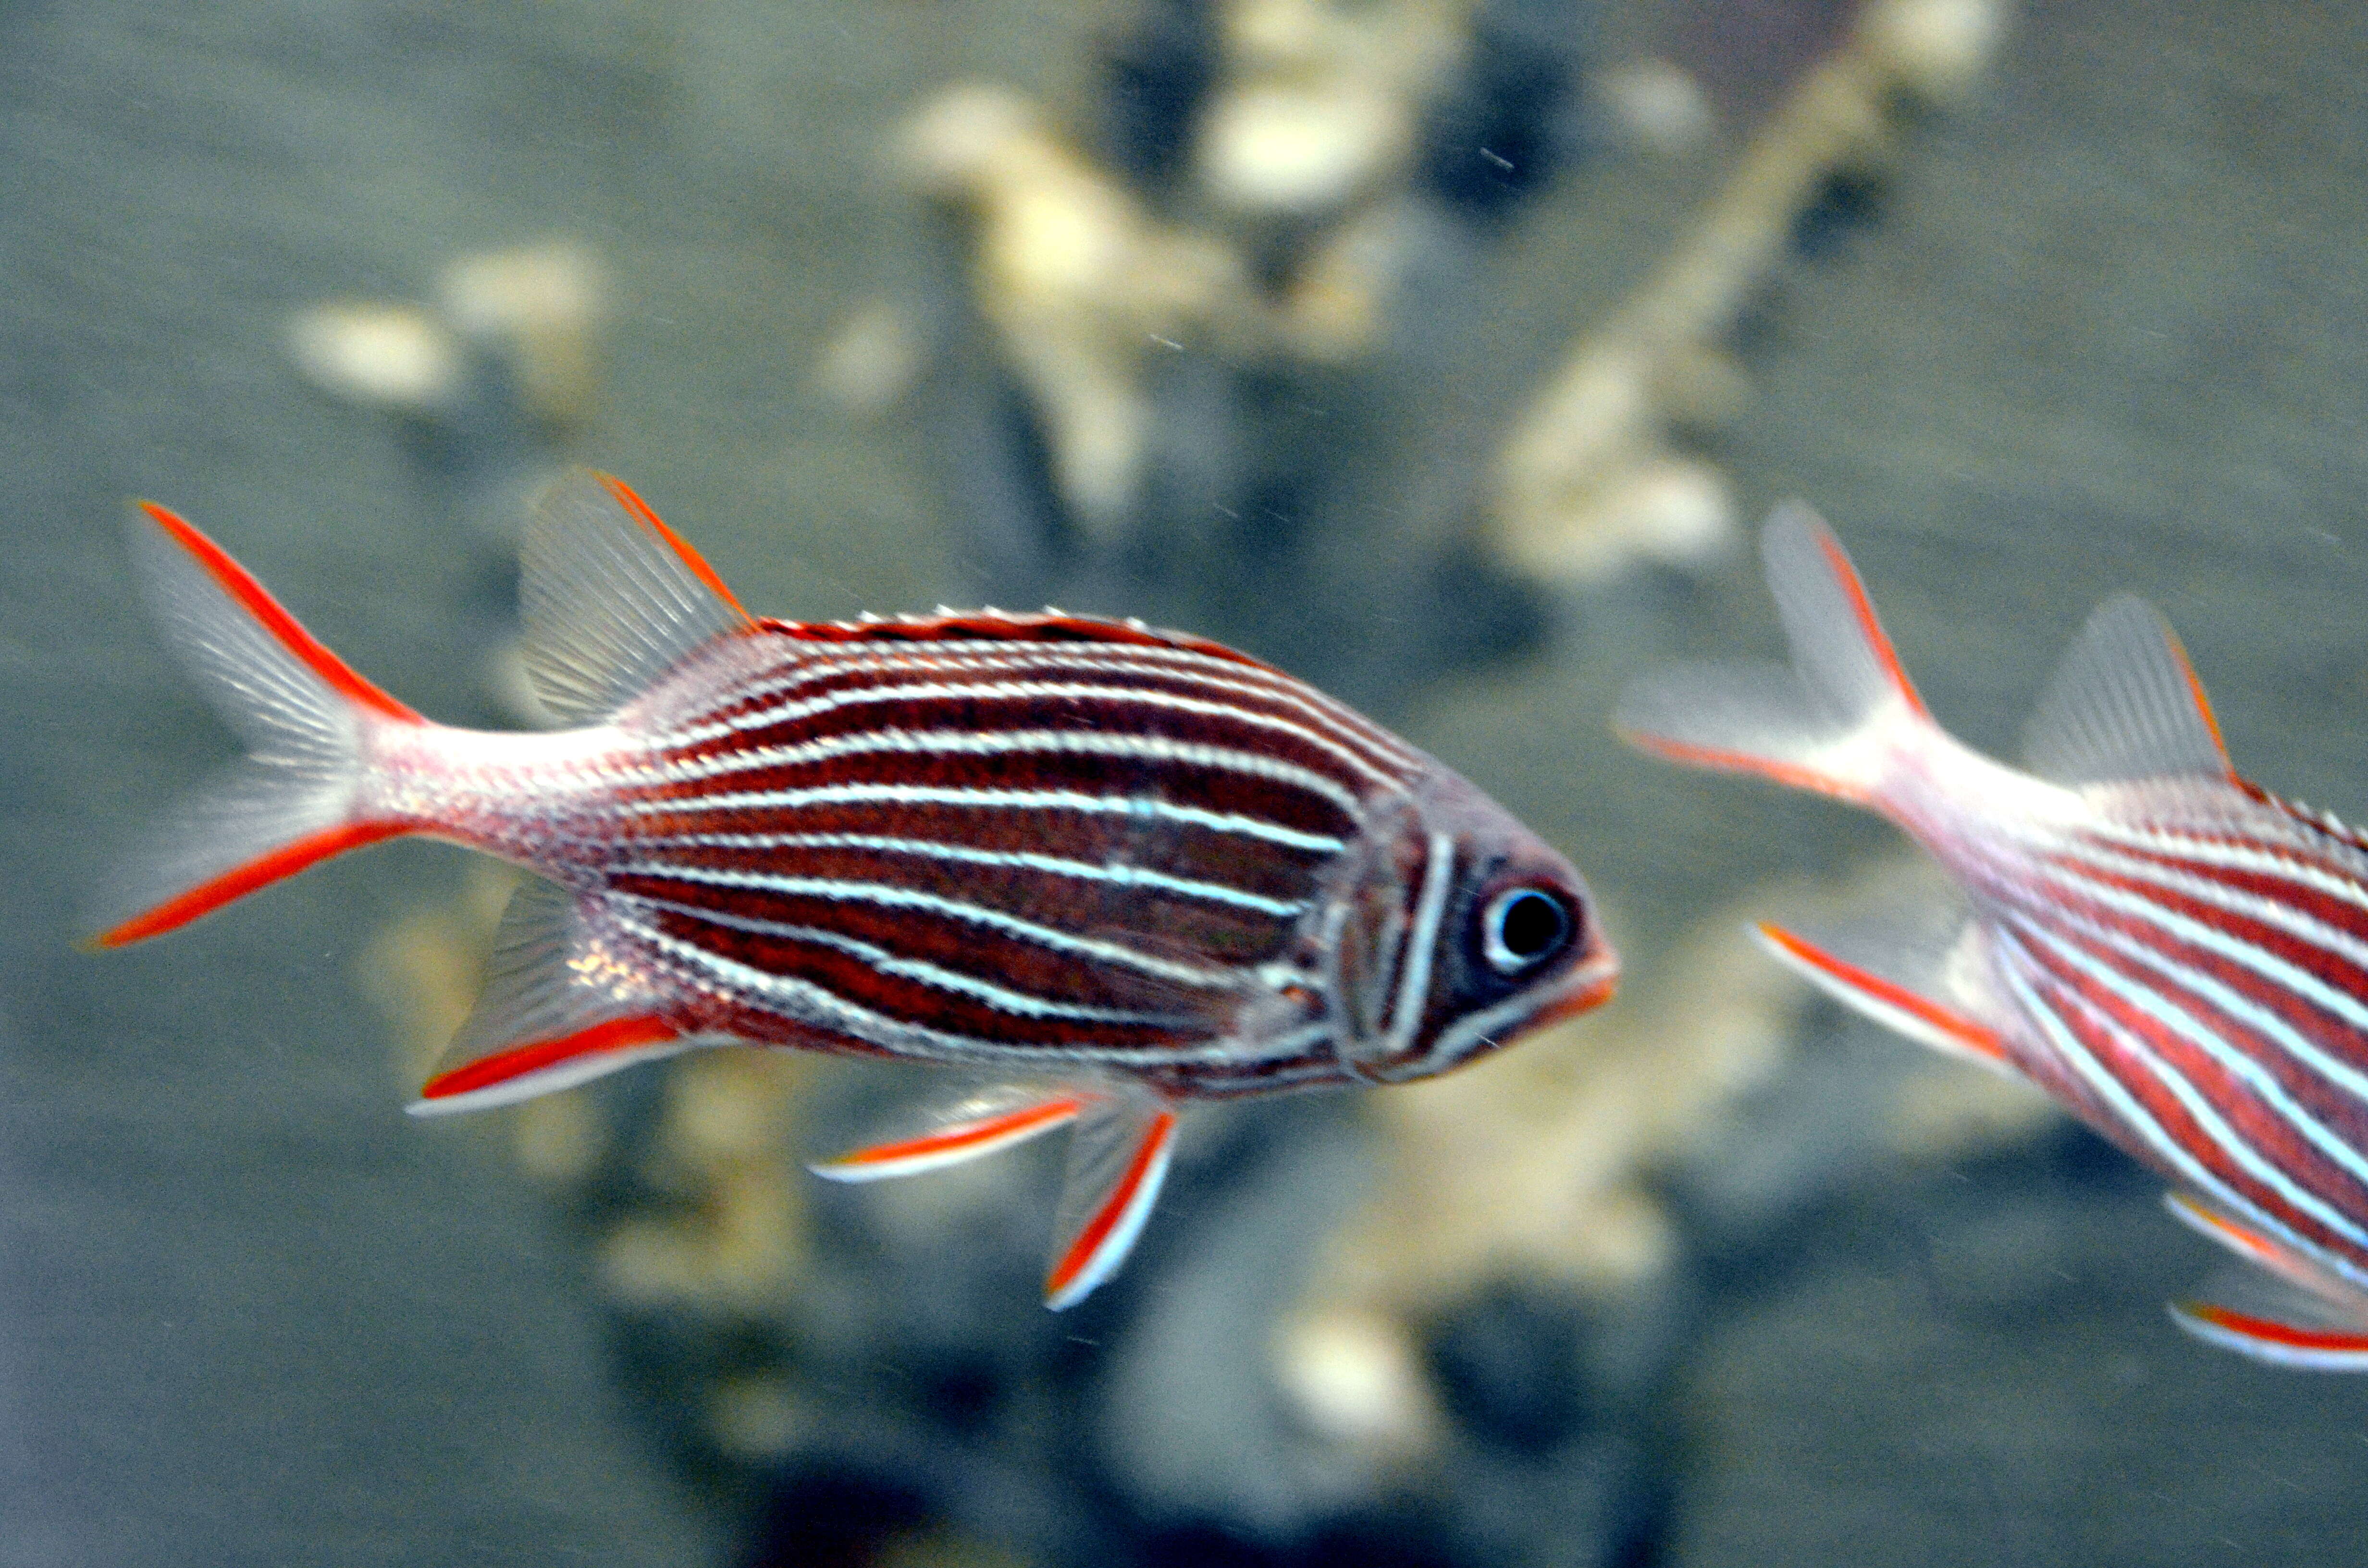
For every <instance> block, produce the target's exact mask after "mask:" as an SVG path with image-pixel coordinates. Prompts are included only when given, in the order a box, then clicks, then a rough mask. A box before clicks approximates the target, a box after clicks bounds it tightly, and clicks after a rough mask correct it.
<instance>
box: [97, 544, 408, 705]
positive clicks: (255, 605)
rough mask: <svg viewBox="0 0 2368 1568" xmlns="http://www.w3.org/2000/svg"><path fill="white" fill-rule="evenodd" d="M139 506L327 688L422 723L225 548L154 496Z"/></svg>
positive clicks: (354, 701)
mask: <svg viewBox="0 0 2368 1568" xmlns="http://www.w3.org/2000/svg"><path fill="white" fill-rule="evenodd" d="M140 509H141V510H142V512H145V513H146V514H147V515H148V517H150V519H151V520H153V521H154V523H155V525H156V526H157V527H158V528H163V529H164V530H165V534H166V535H167V536H168V537H169V538H171V540H173V542H174V543H176V544H177V545H179V546H180V547H181V548H182V549H183V550H185V551H188V553H189V555H190V556H191V558H192V559H194V560H195V561H196V562H197V563H198V564H199V566H201V567H203V568H204V569H205V573H206V575H208V576H209V577H211V578H212V579H213V580H214V583H215V585H217V586H219V587H220V588H221V589H222V592H224V593H226V594H228V595H229V596H230V597H232V598H233V599H234V600H236V601H237V603H238V605H239V607H240V608H242V609H244V610H245V611H246V613H247V614H249V615H251V616H253V617H254V618H255V619H256V624H258V625H260V626H261V627H262V628H263V629H264V630H265V631H268V632H269V633H271V636H272V639H273V640H274V641H275V642H278V643H279V645H280V646H281V647H282V648H285V649H286V650H287V651H288V653H289V654H290V657H292V658H294V659H295V660H297V661H298V662H299V663H300V664H302V665H304V666H305V667H306V668H308V669H310V670H311V671H312V672H313V674H314V675H316V676H319V677H320V678H321V680H322V681H323V683H324V684H325V685H326V686H327V687H329V688H330V689H331V690H332V691H335V692H336V693H337V695H339V696H340V697H343V698H345V699H347V700H348V701H350V702H352V703H354V704H356V705H357V706H359V707H361V708H366V709H368V710H370V711H371V712H373V713H376V714H378V715H379V716H380V717H381V718H384V719H393V720H398V721H400V722H404V723H406V724H424V723H426V722H427V721H426V720H425V719H423V718H421V717H420V716H419V714H418V713H417V712H416V711H414V710H412V709H410V708H407V707H405V706H404V704H402V703H400V702H397V701H396V700H395V699H393V698H392V697H389V696H388V695H387V694H386V693H385V692H383V691H381V690H380V689H379V688H378V687H375V686H372V685H371V684H370V682H369V681H366V680H364V679H363V678H362V677H361V676H359V675H356V674H355V673H354V671H353V669H352V667H351V666H350V665H347V663H346V662H345V661H344V660H343V659H340V658H339V657H337V656H336V654H335V653H331V652H329V650H328V649H327V648H326V647H324V645H323V644H322V643H321V642H320V641H319V640H318V639H316V638H315V637H314V636H313V634H312V633H311V632H309V631H305V630H304V628H303V626H302V624H301V623H299V622H298V620H297V619H296V618H295V617H294V616H292V615H290V614H289V613H288V611H287V610H285V609H284V608H281V607H280V604H279V600H277V599H275V598H273V597H271V595H270V594H269V593H268V592H267V591H266V590H265V588H264V586H263V585H262V584H260V583H258V582H256V580H255V578H254V576H253V574H250V573H249V572H248V571H247V569H246V568H245V567H244V566H241V565H240V564H239V563H238V562H236V561H234V560H233V559H232V558H231V554H230V551H226V550H224V549H223V548H222V546H220V545H218V544H216V543H215V542H214V541H213V540H211V539H208V538H207V537H206V536H205V535H204V534H203V533H201V532H199V530H198V528H196V527H195V526H194V525H192V524H191V523H189V522H188V520H187V519H186V518H183V517H180V516H179V515H178V514H176V513H174V512H171V511H168V510H166V509H165V507H162V506H157V505H156V504H155V503H154V502H153V501H142V502H141V503H140Z"/></svg>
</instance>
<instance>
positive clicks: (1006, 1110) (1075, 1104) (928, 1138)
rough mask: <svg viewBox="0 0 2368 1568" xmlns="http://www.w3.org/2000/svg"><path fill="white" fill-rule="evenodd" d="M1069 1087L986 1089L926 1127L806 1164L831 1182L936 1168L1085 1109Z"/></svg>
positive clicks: (1026, 1136) (1008, 1143)
mask: <svg viewBox="0 0 2368 1568" xmlns="http://www.w3.org/2000/svg"><path fill="white" fill-rule="evenodd" d="M1086 1105H1087V1098H1086V1096H1083V1095H1081V1094H1078V1093H1076V1092H1074V1091H1063V1092H1060V1093H1056V1094H1052V1095H1047V1094H1046V1093H1045V1092H1044V1091H1043V1090H1042V1089H1041V1088H1039V1089H1034V1090H1025V1089H1017V1088H1013V1089H1004V1090H990V1091H988V1092H986V1093H985V1094H980V1095H973V1096H966V1097H965V1098H964V1099H962V1100H961V1101H958V1102H956V1103H955V1104H953V1105H951V1106H946V1107H942V1108H939V1109H938V1110H937V1111H936V1112H935V1113H933V1114H932V1115H931V1117H930V1118H929V1121H930V1126H929V1127H928V1131H923V1132H919V1133H916V1134H915V1135H914V1136H911V1137H907V1138H896V1139H892V1140H889V1141H887V1142H880V1143H874V1144H871V1146H869V1147H867V1148H862V1149H857V1150H855V1151H853V1152H851V1153H845V1154H841V1155H839V1156H838V1157H837V1159H832V1160H822V1161H817V1162H816V1163H815V1164H814V1165H809V1166H807V1167H806V1168H807V1169H809V1170H811V1171H813V1172H814V1175H816V1176H823V1177H826V1178H827V1179H829V1180H831V1181H881V1180H884V1179H886V1178H887V1177H889V1176H919V1175H921V1174H922V1173H924V1172H927V1171H935V1170H942V1169H944V1168H945V1167H946V1166H948V1165H961V1164H962V1162H963V1161H965V1160H975V1159H979V1158H982V1157H983V1156H985V1155H987V1154H992V1153H996V1152H998V1151H1000V1150H1004V1149H1008V1148H1011V1147H1013V1146H1014V1145H1016V1144H1019V1143H1024V1142H1028V1140H1030V1139H1031V1138H1036V1137H1041V1136H1042V1134H1044V1133H1047V1132H1050V1131H1053V1129H1054V1128H1056V1127H1066V1126H1067V1125H1068V1124H1069V1123H1071V1122H1072V1121H1075V1120H1076V1119H1077V1117H1078V1115H1079V1114H1080V1113H1081V1112H1082V1111H1083V1110H1084V1109H1085V1108H1086Z"/></svg>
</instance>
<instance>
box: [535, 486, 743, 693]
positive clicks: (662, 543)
mask: <svg viewBox="0 0 2368 1568" xmlns="http://www.w3.org/2000/svg"><path fill="white" fill-rule="evenodd" d="M519 565H520V570H521V574H522V575H521V579H520V583H519V588H518V598H519V609H520V613H521V615H522V617H523V619H524V620H525V623H526V639H525V642H524V645H523V647H522V649H521V653H523V654H524V656H525V660H526V667H527V673H528V674H529V676H531V677H532V678H533V680H534V687H535V694H536V695H537V696H539V697H541V699H542V701H543V704H544V706H546V707H548V708H549V709H550V710H552V712H553V713H555V714H557V715H558V716H559V717H560V718H562V719H564V720H566V721H568V722H575V723H594V722H598V721H600V720H602V719H605V718H607V717H608V716H609V714H611V713H613V712H615V711H616V710H618V709H620V708H621V707H623V706H624V705H625V704H626V703H628V702H630V701H632V699H634V698H636V697H638V696H640V695H641V694H642V693H643V692H644V691H646V690H648V689H649V687H650V685H651V683H653V682H654V681H655V680H656V679H657V678H658V676H662V675H664V674H665V673H666V671H667V670H669V669H671V668H672V667H673V666H674V665H677V664H678V663H680V662H681V660H682V658H683V656H684V655H685V654H687V653H689V652H690V651H691V650H692V649H694V648H698V647H700V646H702V645H703V644H705V643H707V642H712V641H713V640H714V639H715V638H717V637H720V636H723V635H724V634H725V633H727V632H745V631H754V630H756V627H757V622H756V620H755V619H753V618H752V617H751V616H750V615H749V614H748V612H747V611H746V610H745V609H743V608H740V601H739V600H737V599H735V598H734V597H732V590H731V589H729V588H727V587H725V586H724V585H723V579H721V578H720V577H718V576H716V574H715V570H714V568H712V567H711V566H710V565H708V564H707V562H705V561H704V560H702V559H700V554H699V551H695V550H693V549H691V547H690V546H689V545H688V544H686V543H684V542H683V540H682V539H681V538H680V536H678V535H677V534H676V532H675V531H674V530H673V529H672V528H668V527H666V524H665V523H663V522H661V521H659V520H658V515H657V514H656V513H655V512H653V511H652V510H650V507H649V504H648V503H647V502H645V501H643V499H642V498H641V497H640V496H639V495H636V494H633V492H632V488H631V487H630V486H628V485H627V484H626V483H625V482H624V481H622V480H620V479H617V478H614V477H612V476H610V475H609V474H605V473H595V472H592V471H591V470H589V469H575V470H573V471H571V472H568V473H566V474H564V475H563V476H561V477H560V478H559V479H558V480H556V481H554V482H553V483H552V485H551V487H550V488H549V489H548V490H545V491H544V492H543V493H542V495H541V499H539V500H538V501H537V502H536V503H535V506H534V510H533V512H532V514H531V516H530V517H529V519H528V522H527V529H526V538H525V540H524V543H523V545H522V547H521V549H520V551H519Z"/></svg>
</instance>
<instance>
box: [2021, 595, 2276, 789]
mask: <svg viewBox="0 0 2368 1568" xmlns="http://www.w3.org/2000/svg"><path fill="white" fill-rule="evenodd" d="M2023 756H2024V758H2025V759H2026V760H2027V761H2028V762H2029V764H2030V765H2031V769H2032V772H2034V773H2036V774H2038V775H2039V776H2040V777H2042V778H2049V779H2053V780H2054V781H2055V782H2056V783H2058V784H2071V785H2080V784H2105V783H2112V782H2116V781H2119V780H2122V779H2129V778H2183V777H2204V778H2235V777H2236V775H2235V772H2234V770H2233V769H2232V768H2231V767H2229V765H2228V753H2227V751H2226V748H2225V747H2224V746H2223V745H2222V744H2221V743H2220V726H2219V724H2218V722H2216V721H2214V719H2213V717H2212V706H2211V703H2210V702H2209V701H2208V700H2207V699H2205V697H2204V695H2203V683H2202V682H2201V681H2199V680H2198V679H2196V676H2195V668H2194V666H2193V665H2190V664H2189V663H2188V662H2187V653H2186V652H2185V650H2183V649H2181V648H2180V645H2179V639H2178V638H2177V637H2176V636H2174V635H2173V634H2172V632H2171V630H2170V627H2169V624H2168V623H2166V622H2165V621H2164V620H2163V619H2162V617H2161V615H2160V614H2158V613H2157V611H2156V610H2155V608H2154V607H2153V606H2151V605H2149V604H2147V603H2146V601H2145V600H2143V599H2139V598H2135V597H2132V596H2130V595H2127V594H2123V595H2121V596H2119V597H2114V598H2111V599H2108V600H2106V601H2105V602H2104V603H2103V604H2101V605H2100V606H2098V607H2097V610H2096V613H2095V614H2093V615H2091V616H2089V624H2088V625H2087V626H2086V627H2084V628H2082V630H2081V632H2080V640H2079V641H2078V642H2075V643H2074V644H2073V645H2072V651H2071V652H2070V653H2066V655H2065V656H2064V662H2063V663H2062V664H2061V665H2057V666H2056V670H2055V677H2054V678H2053V679H2051V680H2050V681H2049V682H2048V683H2047V690H2046V692H2045V694H2044V695H2043V696H2042V697H2041V698H2040V699H2039V707H2038V710H2036V711H2035V712H2033V713H2032V717H2031V723H2030V725H2029V726H2028V727H2027V728H2026V729H2025V731H2024V738H2023Z"/></svg>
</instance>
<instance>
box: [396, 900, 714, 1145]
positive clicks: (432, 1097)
mask: <svg viewBox="0 0 2368 1568" xmlns="http://www.w3.org/2000/svg"><path fill="white" fill-rule="evenodd" d="M586 947H587V941H586V932H585V930H584V926H583V919H582V914H581V911H580V910H579V908H578V907H577V904H576V900H575V894H574V893H572V892H569V891H568V890H567V889H565V888H563V887H559V886H557V885H556V884H554V883H552V882H547V881H542V880H541V879H540V878H529V879H528V880H527V881H526V882H525V883H523V884H522V885H521V886H520V887H519V888H518V892H515V893H513V894H512V895H511V896H510V903H509V907H508V909H507V910H506V911H504V912H503V915H502V924H501V929H500V930H499V931H498V932H497V933H495V938H494V953H493V958H492V960H491V962H490V963H489V964H488V966H487V970H488V978H487V979H486V982H485V989H484V994H483V995H482V996H480V997H479V998H478V1000H477V1006H476V1008H475V1010H474V1011H472V1012H471V1013H470V1015H469V1017H468V1021H467V1022H465V1023H463V1024H462V1025H461V1032H460V1033H459V1034H457V1035H455V1036H454V1037H453V1040H452V1043H451V1045H450V1046H449V1047H447V1048H446V1050H445V1052H444V1055H443V1057H442V1058H441V1059H440V1060H439V1061H438V1063H437V1067H436V1070H435V1071H434V1072H433V1073H432V1074H429V1076H428V1079H427V1085H426V1086H425V1087H424V1088H422V1089H421V1090H420V1093H419V1098H418V1099H417V1100H416V1101H415V1102H413V1104H412V1106H411V1107H410V1109H411V1113H412V1114H413V1115H414V1116H435V1115H441V1114H443V1113H445V1112H448V1111H463V1110H481V1109H484V1108H487V1107H490V1106H498V1105H509V1104H512V1103H514V1102H516V1101H518V1100H524V1099H531V1098H533V1097H534V1096H537V1095H543V1094H549V1093H551V1092H552V1090H554V1089H564V1088H568V1087H570V1086H572V1085H576V1084H581V1083H585V1082H586V1081H588V1080H590V1079H593V1078H598V1077H601V1076H603V1075H605V1074H609V1073H614V1072H616V1071H617V1070H618V1069H620V1068H622V1067H630V1066H632V1065H633V1064H634V1063H635V1062H649V1061H655V1060H656V1059H657V1058H659V1057H662V1056H672V1055H674V1054H676V1053H677V1052H678V1051H687V1050H689V1049H690V1048H691V1047H692V1046H694V1045H697V1044H699V1043H700V1041H699V1040H697V1039H695V1038H690V1037H686V1036H684V1035H682V1034H681V1033H680V1031H679V1030H677V1028H675V1027H674V1026H673V1025H671V1024H669V1023H668V1022H667V1021H666V1019H665V1018H663V1017H659V1016H658V1015H657V1014H656V1013H655V1012H654V1011H652V1010H651V1009H650V1008H649V1007H648V1006H646V1004H643V1003H642V1002H640V1001H639V1000H638V999H635V998H628V997H620V996H618V995H616V994H613V993H611V992H609V991H606V990H604V989H602V988H601V987H599V986H597V985H594V984H590V983H586V981H585V979H584V978H583V973H584V972H585V971H592V970H594V969H596V968H597V966H593V965H582V966H580V967H579V965H578V964H577V963H576V962H575V960H579V959H581V958H583V957H585V956H586Z"/></svg>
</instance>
